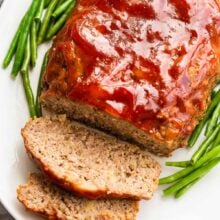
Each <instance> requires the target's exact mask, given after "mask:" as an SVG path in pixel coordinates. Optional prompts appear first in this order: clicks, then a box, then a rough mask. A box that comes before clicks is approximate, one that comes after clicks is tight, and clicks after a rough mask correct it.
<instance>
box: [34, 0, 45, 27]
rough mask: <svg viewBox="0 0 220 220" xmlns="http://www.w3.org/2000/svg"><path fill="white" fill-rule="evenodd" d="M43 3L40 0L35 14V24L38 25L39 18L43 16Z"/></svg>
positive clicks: (42, 0) (43, 0)
mask: <svg viewBox="0 0 220 220" xmlns="http://www.w3.org/2000/svg"><path fill="white" fill-rule="evenodd" d="M44 2H45V0H41V2H40V5H39V8H38V10H37V12H36V14H35V17H34V20H35V21H36V22H37V24H39V23H40V22H41V17H42V14H43V10H44Z"/></svg>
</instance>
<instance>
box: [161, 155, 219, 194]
mask: <svg viewBox="0 0 220 220" xmlns="http://www.w3.org/2000/svg"><path fill="white" fill-rule="evenodd" d="M219 162H220V158H215V159H213V160H212V161H210V162H209V163H207V164H206V165H204V166H202V167H200V168H198V169H197V170H195V171H194V172H192V173H191V174H190V175H189V176H187V177H185V178H183V179H182V180H180V181H179V182H177V183H175V184H174V185H172V186H170V187H168V188H167V189H165V190H164V191H163V192H164V195H165V196H169V195H171V194H173V193H176V192H178V191H179V190H180V189H182V188H183V187H185V186H187V185H188V184H189V183H191V182H193V181H195V180H196V179H198V178H202V177H203V176H205V175H206V174H207V173H208V172H209V171H210V170H211V169H212V168H213V167H214V166H216V165H217V164H218V163H219Z"/></svg>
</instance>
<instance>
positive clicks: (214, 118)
mask: <svg viewBox="0 0 220 220" xmlns="http://www.w3.org/2000/svg"><path fill="white" fill-rule="evenodd" d="M219 115H220V103H219V104H218V105H217V107H216V109H215V110H214V112H213V115H212V117H211V119H210V122H209V123H208V125H207V127H206V136H209V135H211V132H212V131H213V129H214V128H215V126H216V124H217V123H218V117H219Z"/></svg>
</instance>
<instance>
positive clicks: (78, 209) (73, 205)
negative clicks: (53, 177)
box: [17, 173, 139, 220]
mask: <svg viewBox="0 0 220 220" xmlns="http://www.w3.org/2000/svg"><path fill="white" fill-rule="evenodd" d="M17 197H18V200H19V201H20V202H21V203H22V204H23V205H24V206H25V208H26V209H28V210H30V211H32V212H35V213H38V214H41V215H44V216H46V217H47V219H51V220H52V219H53V220H86V219H87V220H89V219H92V220H135V219H136V216H137V213H138V209H139V204H138V203H139V202H138V201H132V200H126V199H124V200H123V199H122V200H116V199H115V200H114V199H113V200H104V199H102V200H88V199H85V198H79V197H76V196H74V195H72V194H71V193H69V192H66V191H64V190H62V189H60V188H59V187H57V186H55V185H53V184H52V183H51V182H49V180H47V179H46V178H45V177H44V176H42V175H41V174H37V173H33V174H31V175H30V177H29V180H28V182H27V183H26V184H24V185H21V186H20V187H19V188H18V190H17Z"/></svg>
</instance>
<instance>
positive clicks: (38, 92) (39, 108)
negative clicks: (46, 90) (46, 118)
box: [35, 51, 49, 117]
mask: <svg viewBox="0 0 220 220" xmlns="http://www.w3.org/2000/svg"><path fill="white" fill-rule="evenodd" d="M48 54H49V51H48V52H47V53H46V54H45V56H44V60H43V63H42V66H41V72H40V76H39V81H38V87H37V97H36V103H35V109H36V113H37V116H38V117H40V116H41V115H42V112H41V105H40V101H39V98H40V95H41V91H42V84H41V83H42V77H43V73H44V71H45V69H46V66H47V63H48Z"/></svg>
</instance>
